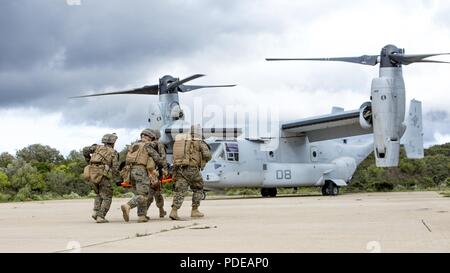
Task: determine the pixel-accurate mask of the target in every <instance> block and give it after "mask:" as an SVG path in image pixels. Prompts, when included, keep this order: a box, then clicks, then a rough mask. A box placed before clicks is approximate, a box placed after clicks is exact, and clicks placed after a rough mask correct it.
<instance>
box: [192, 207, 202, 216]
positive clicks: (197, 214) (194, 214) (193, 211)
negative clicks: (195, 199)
mask: <svg viewBox="0 0 450 273" xmlns="http://www.w3.org/2000/svg"><path fill="white" fill-rule="evenodd" d="M203 216H205V215H204V214H203V213H201V212H200V211H199V210H198V207H197V206H192V211H191V217H203Z"/></svg>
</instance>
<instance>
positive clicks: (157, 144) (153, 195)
mask: <svg viewBox="0 0 450 273" xmlns="http://www.w3.org/2000/svg"><path fill="white" fill-rule="evenodd" d="M152 131H153V133H154V134H155V140H153V141H152V143H151V145H152V147H153V149H155V151H157V152H158V154H159V156H160V157H161V161H162V170H161V169H159V170H158V171H159V178H164V177H167V176H168V175H169V172H168V165H167V157H166V147H165V146H164V144H163V143H162V142H161V141H159V138H160V137H161V134H160V133H159V131H157V130H152ZM153 200H155V201H156V207H157V208H158V209H159V217H161V218H163V217H164V216H166V214H167V212H166V211H165V210H164V197H163V196H162V190H161V184H159V185H158V186H156V187H150V191H149V196H148V205H147V211H148V208H149V207H150V205H151V204H152V202H153ZM147 218H148V217H147Z"/></svg>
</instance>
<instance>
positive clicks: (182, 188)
mask: <svg viewBox="0 0 450 273" xmlns="http://www.w3.org/2000/svg"><path fill="white" fill-rule="evenodd" d="M193 141H198V142H199V144H200V145H198V147H199V149H200V151H197V152H199V153H200V154H201V158H202V161H203V162H204V163H200V162H197V163H198V164H196V165H192V164H191V165H187V166H177V165H176V164H175V165H174V172H173V173H174V175H173V177H174V178H175V194H174V196H173V203H172V208H176V209H179V208H180V207H181V205H182V204H183V201H184V196H185V195H186V192H187V190H188V187H190V188H191V190H192V191H193V195H192V207H198V206H200V200H201V199H202V197H203V178H202V176H201V174H200V170H201V168H202V167H203V166H202V164H206V162H207V161H209V160H210V159H211V152H210V151H209V148H208V145H207V144H206V143H205V142H204V141H203V140H200V139H197V140H193Z"/></svg>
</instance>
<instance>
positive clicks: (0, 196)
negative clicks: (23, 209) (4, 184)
mask: <svg viewBox="0 0 450 273" xmlns="http://www.w3.org/2000/svg"><path fill="white" fill-rule="evenodd" d="M8 201H11V195H10V194H7V193H2V192H0V202H8Z"/></svg>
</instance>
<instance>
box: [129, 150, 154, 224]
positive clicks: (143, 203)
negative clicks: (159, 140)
mask: <svg viewBox="0 0 450 273" xmlns="http://www.w3.org/2000/svg"><path fill="white" fill-rule="evenodd" d="M145 152H147V153H148V156H149V157H151V158H152V159H153V161H155V163H156V164H157V165H158V166H161V165H162V160H161V158H160V156H159V154H158V152H157V151H155V149H153V147H152V146H151V145H150V143H148V144H146V145H145ZM130 182H131V185H132V186H133V191H134V193H135V196H134V197H133V198H132V199H131V200H130V201H128V203H127V204H128V205H129V206H130V208H131V209H132V208H135V207H137V214H138V216H146V213H147V205H148V196H149V193H150V177H149V176H148V171H147V168H146V166H144V165H132V166H131V170H130Z"/></svg>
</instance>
